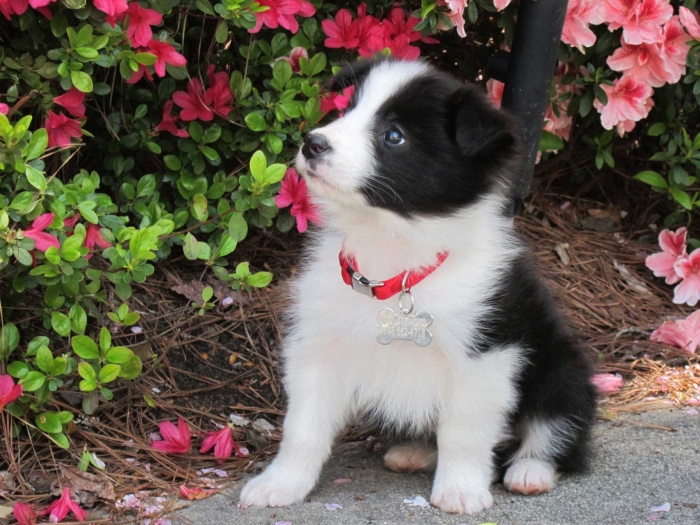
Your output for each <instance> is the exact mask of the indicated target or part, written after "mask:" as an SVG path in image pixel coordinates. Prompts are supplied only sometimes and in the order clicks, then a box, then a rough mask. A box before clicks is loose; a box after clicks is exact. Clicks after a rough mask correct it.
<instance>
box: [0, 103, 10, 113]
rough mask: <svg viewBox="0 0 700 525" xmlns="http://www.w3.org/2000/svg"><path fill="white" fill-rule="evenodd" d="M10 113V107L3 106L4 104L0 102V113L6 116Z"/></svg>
mask: <svg viewBox="0 0 700 525" xmlns="http://www.w3.org/2000/svg"><path fill="white" fill-rule="evenodd" d="M9 112H10V106H8V105H7V104H5V103H4V102H0V113H2V114H3V115H7V114H8V113H9Z"/></svg>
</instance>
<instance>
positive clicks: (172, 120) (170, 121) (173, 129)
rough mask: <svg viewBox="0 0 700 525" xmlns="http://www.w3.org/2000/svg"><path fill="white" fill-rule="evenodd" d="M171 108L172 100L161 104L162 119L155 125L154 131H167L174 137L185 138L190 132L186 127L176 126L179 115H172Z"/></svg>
mask: <svg viewBox="0 0 700 525" xmlns="http://www.w3.org/2000/svg"><path fill="white" fill-rule="evenodd" d="M172 109H173V101H172V100H168V101H167V102H166V103H165V105H164V106H163V120H162V121H161V122H160V124H158V125H157V126H156V131H167V132H168V133H171V134H173V135H175V136H176V137H181V138H187V137H189V136H190V134H189V133H188V132H187V130H186V129H180V128H178V127H177V126H176V124H177V122H178V120H179V117H176V116H174V115H173V114H172V113H171V112H172Z"/></svg>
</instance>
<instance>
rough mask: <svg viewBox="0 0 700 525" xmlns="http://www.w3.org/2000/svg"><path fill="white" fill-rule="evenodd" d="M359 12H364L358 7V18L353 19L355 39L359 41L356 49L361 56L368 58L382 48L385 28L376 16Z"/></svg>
mask: <svg viewBox="0 0 700 525" xmlns="http://www.w3.org/2000/svg"><path fill="white" fill-rule="evenodd" d="M360 12H363V13H364V11H361V10H359V9H358V18H357V20H354V21H353V24H354V25H355V27H357V39H358V41H359V42H360V43H359V47H358V50H357V51H358V53H359V54H360V56H361V57H364V58H368V57H371V56H372V55H373V54H374V53H376V52H377V51H381V50H382V49H384V40H385V39H386V29H385V28H384V26H382V23H381V22H380V21H379V20H378V19H377V18H375V17H373V16H368V15H366V14H362V15H360Z"/></svg>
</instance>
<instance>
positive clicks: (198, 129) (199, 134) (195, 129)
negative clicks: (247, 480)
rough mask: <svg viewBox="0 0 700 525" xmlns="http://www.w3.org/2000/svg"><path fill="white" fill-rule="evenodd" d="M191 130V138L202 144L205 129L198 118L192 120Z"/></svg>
mask: <svg viewBox="0 0 700 525" xmlns="http://www.w3.org/2000/svg"><path fill="white" fill-rule="evenodd" d="M189 132H190V138H191V139H192V140H194V141H195V142H196V143H198V144H202V143H203V142H204V129H203V128H202V125H201V124H200V123H199V122H197V121H196V120H193V121H192V122H190V127H189Z"/></svg>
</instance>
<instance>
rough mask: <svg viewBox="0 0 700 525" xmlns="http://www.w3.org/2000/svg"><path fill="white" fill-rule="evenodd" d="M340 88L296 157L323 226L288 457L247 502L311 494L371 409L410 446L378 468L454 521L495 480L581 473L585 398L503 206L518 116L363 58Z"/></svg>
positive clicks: (309, 275) (545, 484)
mask: <svg viewBox="0 0 700 525" xmlns="http://www.w3.org/2000/svg"><path fill="white" fill-rule="evenodd" d="M348 85H354V86H355V91H354V95H353V99H352V101H351V103H350V106H349V107H348V109H347V111H346V113H345V116H344V117H343V118H340V119H338V120H337V121H335V122H333V123H331V124H328V125H327V126H324V127H322V128H319V129H316V130H315V131H314V132H313V133H311V134H309V135H307V136H306V138H305V141H304V145H303V147H302V148H301V151H300V152H299V155H298V157H297V166H298V168H299V171H300V172H301V174H302V176H303V177H304V179H305V180H306V182H307V184H308V186H309V188H310V190H311V191H312V192H313V193H314V195H315V196H316V201H317V202H318V203H319V205H320V206H321V207H322V212H323V217H324V224H323V228H322V229H321V230H320V232H318V233H317V234H316V235H315V236H314V238H313V240H312V241H311V246H310V249H309V251H308V254H307V259H306V263H305V266H304V270H303V272H302V274H301V275H300V277H299V278H298V279H297V280H296V283H295V286H294V288H293V297H294V301H295V304H294V307H293V308H292V312H291V315H292V323H291V330H290V333H289V335H288V336H287V338H286V341H285V343H284V348H283V355H284V373H285V374H284V375H285V379H284V383H285V387H286V390H287V393H288V396H289V405H288V410H287V416H286V418H285V421H284V437H283V440H282V443H281V446H280V451H279V454H278V455H277V457H276V459H275V460H274V461H273V463H272V464H271V465H270V466H269V467H268V468H267V470H266V471H265V472H264V473H263V474H261V475H260V476H258V477H257V478H255V479H253V480H251V481H250V482H249V483H248V484H247V485H246V486H245V488H244V489H243V492H242V494H241V504H243V505H259V506H267V505H269V506H274V507H276V506H284V505H289V504H292V503H296V502H301V501H303V500H304V498H305V497H306V495H307V494H308V493H309V492H310V491H311V490H312V489H313V487H314V485H315V484H316V481H317V480H318V477H319V473H320V472H321V468H322V466H323V463H324V462H325V461H326V459H328V457H329V455H330V453H331V446H332V444H333V441H334V438H335V437H336V436H337V435H338V434H339V433H340V432H341V431H342V430H343V429H344V428H345V427H346V426H347V425H348V424H349V423H350V422H351V421H352V420H353V419H354V418H361V417H363V416H364V417H369V418H370V419H371V420H372V421H374V422H378V423H380V424H381V426H382V427H383V428H384V429H386V430H391V431H392V432H394V433H395V434H396V435H399V436H401V437H402V438H403V440H404V441H403V442H402V443H399V444H397V445H395V446H394V447H393V448H391V449H389V451H388V452H387V453H386V455H385V457H384V461H385V464H386V466H387V467H388V468H390V469H393V470H397V471H408V472H410V471H417V470H427V469H430V470H433V469H434V470H435V481H434V483H433V487H432V495H431V497H430V502H431V503H432V504H433V505H434V506H436V507H438V508H440V509H442V510H444V511H446V512H451V513H466V514H473V513H476V512H479V511H482V510H484V509H488V508H489V507H491V505H492V504H493V497H492V496H491V493H490V491H489V487H490V485H491V483H492V482H493V481H494V480H498V479H502V480H503V483H504V485H505V487H506V488H507V489H509V490H511V491H513V492H517V493H521V494H538V493H541V492H546V491H548V490H550V489H552V487H553V486H554V483H555V480H556V479H557V476H558V475H559V474H560V473H561V472H565V471H577V470H581V469H582V468H583V467H584V466H585V464H586V460H587V456H588V446H587V444H588V440H589V434H590V428H591V424H592V421H593V418H594V410H595V394H594V389H593V387H592V385H591V381H590V375H591V370H590V367H589V364H588V362H587V360H586V359H585V357H584V355H583V354H582V352H581V351H580V350H579V348H577V346H576V344H575V342H574V340H573V339H572V337H571V336H570V335H569V334H568V332H567V331H566V330H565V328H564V327H563V325H562V322H561V321H560V317H559V315H558V314H557V312H556V310H555V309H554V308H553V306H552V304H551V302H550V299H549V297H548V295H547V292H546V291H545V289H544V287H543V286H542V284H540V282H539V280H538V278H537V276H536V275H535V272H534V271H533V269H532V265H531V262H530V256H529V255H528V253H527V251H526V250H525V248H524V247H523V244H522V242H521V241H520V239H519V238H518V235H517V234H516V232H515V231H514V227H513V220H512V217H511V216H510V214H509V213H508V211H507V210H508V209H509V206H510V204H509V203H510V195H509V187H508V181H509V180H510V179H511V178H512V177H513V172H514V170H515V168H516V166H517V164H518V160H519V157H518V152H517V144H516V140H515V138H514V134H513V129H512V123H511V120H510V119H509V118H508V117H507V116H506V115H505V114H504V113H502V112H501V111H499V110H497V109H496V108H494V107H493V106H492V105H491V104H490V103H489V102H488V100H487V99H486V98H485V97H484V95H483V94H482V92H481V91H480V90H478V89H477V88H475V87H473V86H468V85H464V84H463V83H462V82H460V81H458V80H456V79H454V78H452V77H450V76H448V75H446V74H443V73H441V72H439V71H437V70H436V69H434V68H433V67H431V66H429V65H427V64H425V63H422V62H404V61H396V60H383V61H365V62H360V63H357V64H355V65H353V66H349V67H347V68H345V69H344V70H342V71H341V72H340V73H339V74H338V75H337V76H336V77H335V78H334V79H333V80H332V81H331V86H330V87H331V88H332V89H334V90H337V89H340V88H343V87H347V86H348ZM358 292H360V293H358ZM414 306H415V310H414ZM380 310H381V312H380Z"/></svg>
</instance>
